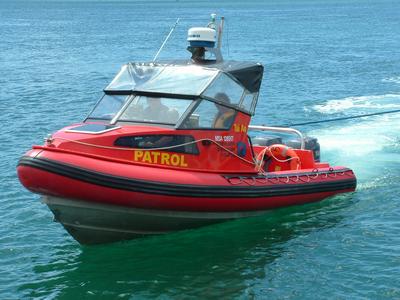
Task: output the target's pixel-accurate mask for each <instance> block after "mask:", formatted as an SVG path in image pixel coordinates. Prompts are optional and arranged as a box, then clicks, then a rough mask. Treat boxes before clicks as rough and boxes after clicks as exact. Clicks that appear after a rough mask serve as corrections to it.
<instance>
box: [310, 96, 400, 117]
mask: <svg viewBox="0 0 400 300" xmlns="http://www.w3.org/2000/svg"><path fill="white" fill-rule="evenodd" d="M312 108H313V109H314V110H315V111H318V112H320V113H323V114H334V113H339V112H347V111H357V110H360V109H362V110H363V112H365V111H367V112H375V111H376V110H378V111H379V110H384V109H400V95H399V94H386V95H371V96H360V97H346V98H343V99H332V100H328V101H327V102H326V103H325V104H318V105H314V106H313V107H312ZM373 110H374V111H373Z"/></svg>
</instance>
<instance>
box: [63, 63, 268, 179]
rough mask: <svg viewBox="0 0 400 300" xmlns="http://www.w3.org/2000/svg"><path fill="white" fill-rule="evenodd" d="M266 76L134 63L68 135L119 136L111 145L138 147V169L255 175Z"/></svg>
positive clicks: (236, 68)
mask: <svg viewBox="0 0 400 300" xmlns="http://www.w3.org/2000/svg"><path fill="white" fill-rule="evenodd" d="M262 76H263V66H262V65H261V64H258V63H245V62H235V61H221V62H217V61H205V62H204V63H198V62H194V61H193V60H189V61H167V62H162V63H153V62H150V63H129V64H126V65H124V66H123V67H122V69H121V71H120V72H119V73H118V74H117V76H116V77H115V78H114V80H112V82H111V83H110V84H109V85H108V86H107V87H106V88H105V89H104V95H103V97H102V98H101V99H100V101H99V102H98V103H97V104H96V106H95V107H94V109H93V110H92V112H91V113H90V114H89V115H88V117H87V118H86V119H85V121H84V123H85V124H82V125H80V126H77V127H73V128H69V129H68V130H67V132H69V133H86V134H88V133H93V134H99V133H103V134H105V133H107V136H110V135H114V134H115V135H118V137H117V138H115V141H114V143H113V146H116V147H128V148H129V147H130V148H134V149H136V150H134V151H135V152H134V155H133V160H134V162H136V163H140V164H146V165H158V166H165V167H174V168H190V169H196V170H207V171H216V172H217V171H218V172H221V170H224V171H227V172H230V171H231V172H238V171H241V172H243V171H247V172H253V170H254V165H253V153H252V147H251V143H250V141H249V138H248V136H247V132H248V125H249V122H250V119H251V116H252V115H254V111H255V108H256V104H257V99H258V93H259V89H260V85H261V80H262ZM120 128H123V129H124V130H123V132H124V133H122V131H121V130H119V129H120ZM125 132H127V133H125ZM97 137H98V136H97ZM214 142H215V143H214ZM217 144H218V145H220V146H218V145H217ZM177 145H181V146H178V147H176V146H177ZM224 148H225V150H224ZM152 149H153V150H152ZM226 149H227V150H228V151H226ZM230 152H231V153H230ZM233 154H234V155H236V156H237V157H236V158H234V157H232V155H233ZM240 158H242V159H240ZM131 159H132V158H131ZM246 161H248V162H246Z"/></svg>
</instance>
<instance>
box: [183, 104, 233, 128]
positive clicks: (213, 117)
mask: <svg viewBox="0 0 400 300" xmlns="http://www.w3.org/2000/svg"><path fill="white" fill-rule="evenodd" d="M235 116H236V113H235V110H233V109H231V108H228V107H226V106H223V105H219V104H217V103H214V102H211V101H207V100H202V101H201V103H200V104H199V106H197V107H196V109H195V110H194V111H193V113H192V114H191V115H189V116H188V117H187V118H186V120H185V121H184V122H183V124H182V128H191V129H197V128H198V129H200V128H207V129H210V128H215V129H229V128H230V127H231V126H232V123H233V121H234V120H235Z"/></svg>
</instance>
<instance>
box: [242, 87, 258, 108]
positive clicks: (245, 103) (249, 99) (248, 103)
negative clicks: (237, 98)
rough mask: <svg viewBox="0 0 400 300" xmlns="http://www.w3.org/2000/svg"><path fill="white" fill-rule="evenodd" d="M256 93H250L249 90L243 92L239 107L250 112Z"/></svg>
mask: <svg viewBox="0 0 400 300" xmlns="http://www.w3.org/2000/svg"><path fill="white" fill-rule="evenodd" d="M255 96H256V94H255V93H253V94H250V93H249V92H247V91H246V92H245V94H244V97H243V100H242V102H241V103H240V108H242V109H244V110H246V111H248V112H252V104H253V100H254V99H255Z"/></svg>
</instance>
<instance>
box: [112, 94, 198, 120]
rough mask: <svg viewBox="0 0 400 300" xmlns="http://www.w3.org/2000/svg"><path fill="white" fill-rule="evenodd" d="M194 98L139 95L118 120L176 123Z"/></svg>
mask: <svg viewBox="0 0 400 300" xmlns="http://www.w3.org/2000/svg"><path fill="white" fill-rule="evenodd" d="M192 101H193V100H188V99H174V98H161V97H150V96H137V97H135V99H133V100H132V101H131V103H129V105H128V106H127V107H126V108H125V110H124V111H123V112H122V114H121V116H120V117H119V119H118V121H127V122H143V123H161V124H176V123H177V122H178V120H179V119H180V118H181V116H182V115H183V113H184V112H185V111H186V110H187V108H188V107H189V105H190V103H192Z"/></svg>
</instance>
